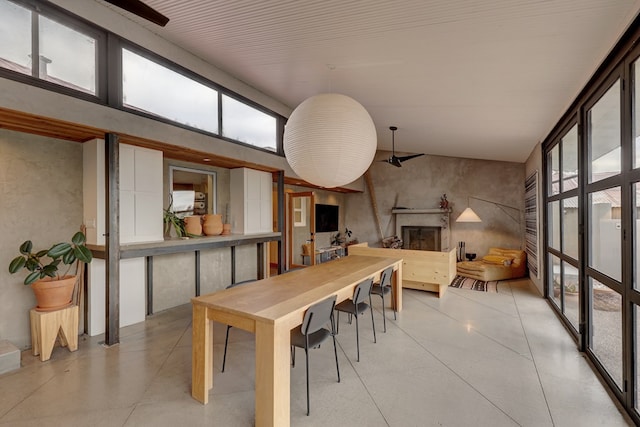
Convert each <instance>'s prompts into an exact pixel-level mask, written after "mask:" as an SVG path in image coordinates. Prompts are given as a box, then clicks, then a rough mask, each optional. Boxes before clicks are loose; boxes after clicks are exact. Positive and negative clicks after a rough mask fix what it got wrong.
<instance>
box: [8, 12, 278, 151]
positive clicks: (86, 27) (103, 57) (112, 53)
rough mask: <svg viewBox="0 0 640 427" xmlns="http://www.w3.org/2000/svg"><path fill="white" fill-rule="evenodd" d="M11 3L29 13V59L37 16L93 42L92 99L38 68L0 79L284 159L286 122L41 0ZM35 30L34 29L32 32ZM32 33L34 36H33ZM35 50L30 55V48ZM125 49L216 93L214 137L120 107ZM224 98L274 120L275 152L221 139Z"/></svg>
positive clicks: (37, 50)
mask: <svg viewBox="0 0 640 427" xmlns="http://www.w3.org/2000/svg"><path fill="white" fill-rule="evenodd" d="M0 1H6V2H11V3H14V4H16V5H18V6H20V7H23V8H25V9H27V10H29V11H31V13H32V19H31V22H32V24H31V31H32V55H34V52H35V54H36V55H39V47H38V46H37V45H38V38H37V36H38V35H37V26H35V27H34V25H33V22H34V20H35V21H36V22H37V17H38V15H43V16H45V17H47V18H49V19H51V20H54V21H56V22H58V23H60V24H62V25H65V26H67V27H69V28H71V29H73V30H76V31H79V32H81V33H83V34H86V35H89V36H91V37H94V38H95V39H96V46H97V51H96V95H92V94H90V93H87V92H83V91H79V90H75V89H72V88H68V87H65V86H61V85H58V84H56V83H52V82H49V81H47V80H42V79H40V78H38V77H34V75H38V74H37V73H38V72H39V70H38V64H36V66H34V67H33V68H32V71H31V75H27V74H23V73H19V72H16V71H12V70H9V69H6V68H1V67H0V78H6V79H8V80H13V81H17V82H19V83H24V84H28V85H30V86H35V87H39V88H41V89H46V90H50V91H52V92H57V93H60V94H63V95H68V96H71V97H74V98H78V99H82V100H84V101H89V102H93V103H96V104H100V105H105V106H108V107H111V108H115V109H117V110H121V111H124V112H127V113H129V114H134V115H137V116H141V117H145V118H149V119H151V120H155V121H157V122H161V123H166V124H169V125H172V126H176V127H179V128H182V129H186V130H189V131H192V132H197V133H200V134H203V135H206V136H210V137H214V138H217V139H219V140H222V141H226V142H230V143H233V144H236V145H240V146H243V147H247V148H251V149H254V150H258V151H261V152H265V153H269V154H274V155H276V156H279V157H284V148H283V134H284V125H285V123H286V118H285V117H284V116H282V115H281V114H278V113H277V112H275V111H273V110H271V109H269V108H267V107H265V106H263V105H261V104H259V103H257V102H255V101H253V100H251V99H249V98H247V97H245V96H243V95H240V94H238V93H237V92H234V91H233V90H230V89H228V88H226V87H224V86H222V85H220V84H218V83H216V82H214V81H212V80H210V79H208V78H206V77H204V76H202V75H200V74H198V73H196V72H194V71H192V70H190V69H188V68H186V67H184V66H182V65H180V64H178V63H176V62H174V61H172V60H170V59H167V58H165V57H163V56H161V55H159V54H157V53H155V52H152V51H151V50H149V49H147V48H145V47H142V46H140V45H138V44H136V43H134V42H132V41H130V40H127V39H125V38H124V37H121V36H119V35H117V34H115V33H113V32H111V31H108V30H106V29H104V28H102V27H100V26H98V25H96V24H94V23H92V22H90V21H88V20H86V19H84V18H82V17H79V16H77V15H75V14H73V13H71V12H69V11H67V10H65V9H63V8H62V7H60V6H57V5H54V4H51V3H48V2H44V1H41V0H0ZM34 28H35V29H34ZM34 31H35V34H34ZM34 45H35V46H36V50H35V51H34V48H33V46H34ZM123 47H124V48H126V49H128V50H130V51H132V52H134V53H136V54H138V55H141V56H143V57H144V58H146V59H148V60H150V61H152V62H154V63H156V64H158V65H160V66H163V67H166V68H167V69H170V70H172V71H174V72H177V73H179V74H181V75H183V76H185V77H187V78H189V79H191V80H194V81H196V82H198V83H200V84H203V85H205V86H207V87H210V88H212V89H214V90H216V91H217V92H218V133H213V132H210V131H206V130H203V129H198V128H195V127H192V126H189V125H186V124H183V123H180V122H176V121H173V120H170V119H166V118H164V117H160V116H157V115H153V114H147V113H144V112H142V111H138V110H135V109H131V108H128V107H125V106H123V102H122V60H121V58H122V48H123ZM223 94H224V95H226V96H228V97H230V98H232V99H234V100H236V101H238V102H240V103H242V104H245V105H247V106H249V107H251V108H254V109H256V110H258V111H260V112H262V113H264V114H267V115H269V116H272V117H274V118H275V119H276V135H275V141H274V142H275V146H276V149H275V150H270V149H265V148H262V147H259V146H256V145H252V144H249V143H246V142H243V141H238V140H236V139H233V138H229V137H225V136H223V135H222V121H223V118H222V114H223V111H222V95H223Z"/></svg>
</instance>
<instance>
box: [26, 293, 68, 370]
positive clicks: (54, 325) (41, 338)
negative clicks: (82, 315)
mask: <svg viewBox="0 0 640 427" xmlns="http://www.w3.org/2000/svg"><path fill="white" fill-rule="evenodd" d="M29 318H30V319H31V346H32V347H33V355H34V356H37V355H38V354H39V355H40V360H41V361H42V362H44V361H46V360H49V358H50V357H51V351H52V350H53V345H54V344H55V343H56V338H59V339H60V345H61V346H62V347H68V348H69V351H76V350H77V349H78V306H77V305H72V306H71V307H67V308H63V309H60V310H56V311H36V310H35V309H31V311H29Z"/></svg>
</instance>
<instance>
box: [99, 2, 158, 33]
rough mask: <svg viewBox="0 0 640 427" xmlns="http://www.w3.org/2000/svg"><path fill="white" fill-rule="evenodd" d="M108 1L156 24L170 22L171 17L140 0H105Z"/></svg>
mask: <svg viewBox="0 0 640 427" xmlns="http://www.w3.org/2000/svg"><path fill="white" fill-rule="evenodd" d="M105 1H106V2H107V3H111V4H112V5H114V6H117V7H119V8H120V9H124V10H126V11H127V12H131V13H133V14H134V15H138V16H139V17H141V18H144V19H146V20H147V21H151V22H153V23H154V24H158V25H160V26H161V27H164V26H165V25H167V22H169V18H167V17H166V16H164V15H163V14H161V13H160V12H158V11H157V10H155V9H153V8H152V7H150V6H147V5H146V4H144V3H143V2H141V1H140V0H105Z"/></svg>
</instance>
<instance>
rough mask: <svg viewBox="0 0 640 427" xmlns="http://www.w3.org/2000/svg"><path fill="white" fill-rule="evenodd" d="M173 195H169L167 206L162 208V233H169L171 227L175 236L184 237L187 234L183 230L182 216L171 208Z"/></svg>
mask: <svg viewBox="0 0 640 427" xmlns="http://www.w3.org/2000/svg"><path fill="white" fill-rule="evenodd" d="M172 207H173V196H172V195H169V207H167V208H166V209H164V210H163V213H164V215H163V221H164V234H166V235H169V233H170V231H171V227H172V226H173V229H174V230H175V232H176V236H178V237H184V236H186V235H187V231H186V230H185V224H184V218H180V217H179V216H178V214H176V213H175V212H174V211H173V209H172Z"/></svg>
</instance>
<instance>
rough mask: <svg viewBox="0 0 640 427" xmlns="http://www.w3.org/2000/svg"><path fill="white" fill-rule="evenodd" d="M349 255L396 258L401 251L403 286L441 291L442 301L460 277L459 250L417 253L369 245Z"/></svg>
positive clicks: (359, 246)
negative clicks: (457, 277)
mask: <svg viewBox="0 0 640 427" xmlns="http://www.w3.org/2000/svg"><path fill="white" fill-rule="evenodd" d="M348 251H349V255H365V256H376V257H385V258H386V257H393V256H395V255H393V253H394V252H397V251H399V252H400V253H399V254H398V255H397V257H398V258H402V259H403V263H402V287H403V288H409V289H418V290H422V291H430V292H437V293H438V298H442V296H443V295H444V293H445V292H446V291H447V288H448V287H449V284H451V282H452V281H453V279H454V278H455V277H456V251H455V249H452V250H451V251H449V252H436V251H416V250H411V249H387V248H370V247H369V244H368V243H366V242H365V243H359V244H357V245H351V246H349V247H348Z"/></svg>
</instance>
